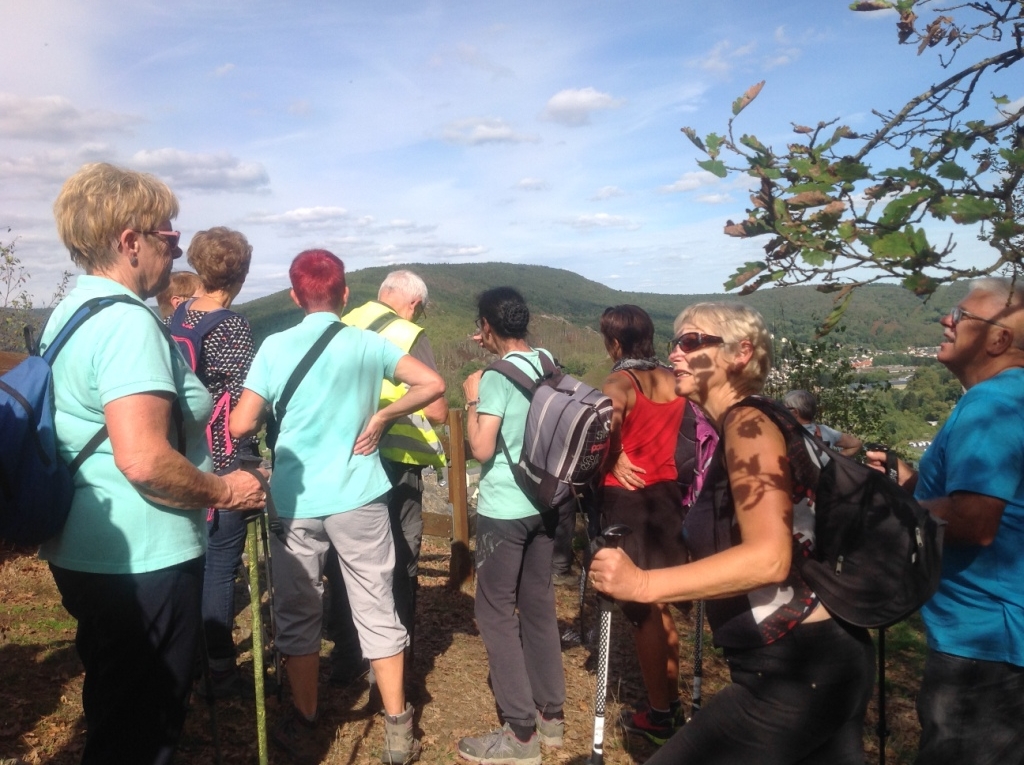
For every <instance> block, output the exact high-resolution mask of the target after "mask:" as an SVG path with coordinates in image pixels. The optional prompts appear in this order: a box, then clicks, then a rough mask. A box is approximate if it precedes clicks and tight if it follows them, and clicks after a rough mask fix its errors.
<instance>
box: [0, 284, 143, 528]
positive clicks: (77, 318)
mask: <svg viewBox="0 0 1024 765" xmlns="http://www.w3.org/2000/svg"><path fill="white" fill-rule="evenodd" d="M128 302H132V303H134V302H137V301H134V300H132V299H131V298H130V297H128V296H127V295H113V296H110V297H101V298H93V299H92V300H89V301H87V302H85V303H83V304H82V306H81V307H80V308H79V309H78V310H77V311H75V313H74V314H73V315H72V316H71V318H70V319H69V320H68V322H67V323H66V324H65V325H64V327H63V329H61V331H60V332H59V333H58V334H57V336H56V337H55V338H54V339H53V342H52V343H51V344H50V346H49V347H48V348H47V349H46V353H44V354H43V355H42V356H40V355H39V349H38V346H37V347H35V348H30V349H29V350H30V353H31V355H30V356H29V357H28V358H27V359H25V360H24V361H22V362H21V363H20V364H18V366H16V367H15V368H14V369H12V370H11V371H10V372H8V373H7V374H5V375H3V377H0V433H3V440H2V441H0V538H3V539H5V540H7V541H8V542H12V543H14V544H16V545H37V544H39V543H40V542H43V541H45V540H47V539H49V538H50V537H52V536H54V535H56V534H57V533H58V532H59V531H60V530H61V528H63V526H64V521H65V520H67V517H68V511H69V510H70V509H71V498H72V496H73V495H74V485H73V482H72V477H73V476H74V474H75V472H77V470H78V468H79V467H80V466H81V464H82V463H83V462H84V461H85V460H86V458H88V457H89V455H91V454H92V453H93V452H94V451H96V447H98V446H99V445H100V444H101V443H103V441H104V440H105V439H106V438H107V426H106V425H104V426H103V427H102V428H100V429H99V430H98V431H97V432H96V434H95V435H94V436H93V437H92V438H91V439H89V442H88V443H87V444H86V445H85V447H84V448H83V449H82V451H80V452H79V453H78V456H77V457H75V459H74V461H73V462H72V463H71V464H70V465H67V464H65V463H64V461H63V460H62V459H61V458H60V455H59V454H58V453H57V439H56V434H55V433H54V427H53V415H54V399H53V373H52V366H53V362H54V359H56V358H57V354H58V353H60V351H61V349H62V348H63V347H64V345H65V344H66V343H67V341H68V339H69V338H70V337H71V336H72V335H73V334H74V333H75V330H77V329H78V328H79V327H80V326H81V325H82V322H84V321H85V320H86V319H88V318H89V317H90V316H95V315H96V314H97V313H98V312H99V311H101V310H103V309H104V308H106V307H107V306H110V305H113V304H114V303H128Z"/></svg>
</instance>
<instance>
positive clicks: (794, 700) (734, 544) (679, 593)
mask: <svg viewBox="0 0 1024 765" xmlns="http://www.w3.org/2000/svg"><path fill="white" fill-rule="evenodd" d="M771 348H772V346H771V336H770V335H769V333H768V330H767V328H766V327H765V324H764V320H763V319H762V318H761V316H760V314H758V313H757V312H756V311H754V310H753V309H751V308H748V307H746V306H744V305H742V304H739V303H698V304H696V305H692V306H690V307H688V308H686V309H685V310H684V311H683V312H682V313H681V314H680V315H679V317H678V318H677V319H676V322H675V338H674V339H673V341H672V346H671V349H672V352H671V354H670V355H669V361H670V362H671V363H672V366H673V371H674V373H675V376H676V392H677V393H679V394H680V395H682V396H686V397H687V398H688V399H690V400H691V401H693V402H695V403H697V404H698V405H699V406H700V407H701V408H702V409H703V410H704V411H705V412H706V413H707V416H708V419H709V420H710V421H711V423H712V424H713V425H714V426H715V428H716V429H717V430H718V431H719V433H720V435H721V441H720V446H719V449H718V451H717V452H716V455H715V459H714V460H713V461H712V465H711V467H710V468H709V472H708V475H707V478H706V481H705V484H704V490H703V491H702V492H701V495H700V497H699V498H698V499H697V502H696V503H695V504H694V506H693V507H692V508H691V509H690V511H689V513H688V514H687V517H686V520H685V522H684V524H683V533H684V537H685V539H686V544H687V547H688V548H689V551H690V554H691V556H692V558H693V562H692V563H688V564H685V565H682V566H676V567H673V568H663V569H658V570H652V571H641V570H639V569H637V568H636V566H634V565H633V564H632V562H630V560H629V558H627V557H626V556H625V555H624V554H623V552H622V551H621V550H611V549H605V550H601V551H599V552H598V553H597V555H596V556H595V559H594V562H593V566H592V569H591V571H592V573H591V576H592V577H593V579H594V584H595V586H596V587H597V588H598V589H599V590H601V591H603V592H605V593H607V594H609V595H611V596H613V597H615V598H618V599H622V600H634V601H638V602H644V603H667V602H672V601H676V600H697V599H703V600H705V601H707V614H708V621H709V622H710V624H711V630H712V634H713V635H714V640H715V644H716V645H717V646H719V647H721V648H722V650H723V652H724V654H725V658H726V660H727V661H728V663H729V668H730V672H731V676H732V681H733V682H732V684H731V685H729V686H727V687H726V688H725V689H723V690H721V691H719V692H718V693H716V694H715V695H714V696H713V697H712V698H711V700H710V701H709V702H707V703H706V704H705V705H704V707H703V708H702V709H701V712H700V714H698V715H696V716H695V717H694V718H693V720H692V721H690V722H689V723H687V724H686V725H685V726H683V727H682V728H681V729H680V730H679V732H678V733H676V734H675V735H674V736H673V737H672V738H671V739H669V740H668V742H667V743H666V744H665V745H664V746H663V747H662V748H661V749H660V750H659V751H658V752H657V753H656V754H655V755H654V756H653V757H652V758H651V759H650V760H648V762H649V763H651V765H665V764H666V763H675V762H686V763H711V762H715V763H718V762H757V763H777V764H779V765H782V764H783V763H839V764H849V765H852V764H853V763H857V764H858V765H861V764H862V763H863V761H864V751H863V742H862V736H863V723H864V712H865V710H866V709H867V703H868V698H869V696H870V694H871V689H872V685H873V684H872V680H873V671H874V649H873V647H872V644H871V640H870V639H869V637H868V635H867V630H864V629H861V628H857V627H851V626H850V625H847V624H844V623H842V622H840V621H839V620H837V619H834V618H833V617H832V616H831V615H830V614H829V612H828V611H826V610H825V607H824V606H823V605H822V604H821V603H820V602H819V600H818V597H817V595H815V593H814V591H813V590H811V588H810V587H809V586H808V585H807V584H806V583H805V582H804V581H803V579H802V578H801V576H800V571H799V569H798V567H797V560H798V558H799V556H805V555H809V554H811V552H812V551H813V546H814V519H813V516H812V515H810V514H807V513H804V512H798V510H799V509H800V508H802V507H803V506H804V505H803V504H802V501H803V500H804V499H806V497H807V490H806V489H805V488H803V487H802V486H801V482H800V481H798V480H797V479H796V478H795V476H794V471H795V470H796V469H797V467H798V464H797V463H796V462H792V463H791V461H790V453H789V452H788V450H787V445H786V440H785V438H784V436H783V433H782V431H781V430H780V429H779V427H778V426H777V425H775V423H774V422H773V421H772V419H771V418H770V417H769V416H768V415H767V414H766V413H764V412H763V411H761V410H760V409H758V408H756V406H755V403H756V402H752V401H751V400H750V399H749V398H748V397H751V396H755V395H757V394H759V393H760V392H761V389H762V387H763V386H764V381H765V379H766V378H767V376H768V370H769V369H770V368H771V359H772V353H771ZM764 403H768V400H767V399H765V400H764ZM793 456H794V459H798V457H797V455H796V453H794V454H793Z"/></svg>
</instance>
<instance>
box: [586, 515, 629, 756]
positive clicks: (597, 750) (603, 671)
mask: <svg viewBox="0 0 1024 765" xmlns="http://www.w3.org/2000/svg"><path fill="white" fill-rule="evenodd" d="M632 533H633V530H632V529H631V528H629V526H626V525H625V524H622V523H616V524H615V525H613V526H609V527H608V528H606V529H605V530H604V531H602V532H601V539H602V540H603V542H604V544H603V545H602V547H612V548H615V547H618V546H619V543H620V542H621V541H622V538H623V537H625V536H627V535H628V534H632ZM598 600H599V602H600V604H601V637H600V644H599V646H598V660H597V692H596V694H595V698H594V747H593V749H592V751H591V753H590V765H603V763H604V702H605V700H606V698H607V696H608V653H609V648H610V639H611V631H612V607H613V606H614V605H615V601H614V600H612V599H611V598H608V597H605V596H604V595H600V596H599V597H598Z"/></svg>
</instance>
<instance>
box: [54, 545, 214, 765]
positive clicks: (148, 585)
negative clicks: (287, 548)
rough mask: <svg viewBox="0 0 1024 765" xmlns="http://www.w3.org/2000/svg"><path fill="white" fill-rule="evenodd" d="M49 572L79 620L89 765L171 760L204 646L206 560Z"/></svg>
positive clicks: (85, 761) (78, 644)
mask: <svg viewBox="0 0 1024 765" xmlns="http://www.w3.org/2000/svg"><path fill="white" fill-rule="evenodd" d="M50 570H51V571H52V572H53V578H54V580H55V581H56V583H57V589H59V590H60V594H61V597H62V599H63V603H64V607H65V608H66V609H67V610H68V613H70V614H71V615H72V616H73V617H75V619H77V620H78V634H77V635H76V637H75V645H76V647H77V649H78V655H79V657H80V658H81V660H82V664H84V665H85V686H84V688H83V690H82V707H83V708H84V710H85V723H86V736H85V750H84V751H83V753H82V763H83V765H91V764H92V763H103V765H107V764H109V763H126V764H127V765H133V764H134V763H140V764H141V763H152V764H153V765H156V764H158V763H159V764H160V765H163V764H164V763H169V762H171V760H172V758H173V755H174V749H175V747H176V746H177V743H178V736H179V735H180V733H181V728H182V726H183V725H184V723H185V713H186V712H187V710H188V698H189V693H190V691H191V688H192V674H193V671H194V669H195V661H196V650H197V646H198V645H199V635H200V624H201V622H200V611H199V601H200V597H201V592H202V581H203V559H202V558H196V559H195V560H191V561H188V562H186V563H181V564H178V565H176V566H171V567H169V568H165V569H161V570H159V571H152V572H148V573H145V574H89V573H84V572H81V571H69V570H68V569H63V568H59V567H57V566H53V565H51V566H50Z"/></svg>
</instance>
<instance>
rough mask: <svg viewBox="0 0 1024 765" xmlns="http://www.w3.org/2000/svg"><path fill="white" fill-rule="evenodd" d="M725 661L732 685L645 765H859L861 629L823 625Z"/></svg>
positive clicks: (863, 694)
mask: <svg viewBox="0 0 1024 765" xmlns="http://www.w3.org/2000/svg"><path fill="white" fill-rule="evenodd" d="M725 656H726V660H727V661H728V662H729V669H730V673H731V675H732V684H731V685H728V686H726V687H725V688H724V689H722V690H721V691H719V692H718V693H716V694H715V695H713V696H712V697H711V699H710V701H708V702H706V703H705V704H704V706H703V708H702V709H701V711H700V712H699V713H697V714H696V715H695V716H694V718H693V720H691V721H690V722H688V723H687V724H686V725H684V726H683V728H682V729H681V730H680V731H679V732H678V733H676V734H675V735H674V736H673V737H672V738H670V739H669V740H668V742H667V743H666V744H665V745H664V746H663V747H662V748H661V749H659V750H658V751H657V752H656V753H655V754H654V756H653V757H651V759H650V760H648V761H647V762H648V763H649V765H669V763H672V764H673V765H674V764H675V763H686V764H687V765H697V764H698V763H699V765H708V764H709V763H714V764H715V765H720V764H721V765H725V764H726V763H728V764H729V765H751V763H758V765H811V764H812V763H813V764H814V765H864V741H863V735H864V713H865V711H866V710H867V706H868V699H869V698H870V697H871V691H872V689H873V687H874V667H875V649H874V646H873V645H872V643H871V639H870V638H869V637H868V633H867V630H864V629H860V628H857V627H844V626H843V625H841V624H839V623H838V622H836V621H835V620H834V619H828V620H826V621H822V622H815V623H813V624H802V625H799V626H798V627H796V629H794V630H793V631H792V632H790V633H789V634H788V635H786V636H784V637H782V638H780V639H779V640H777V641H775V642H774V643H772V644H770V645H767V646H763V647H760V648H753V649H750V650H746V651H728V650H727V651H726V654H725Z"/></svg>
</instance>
